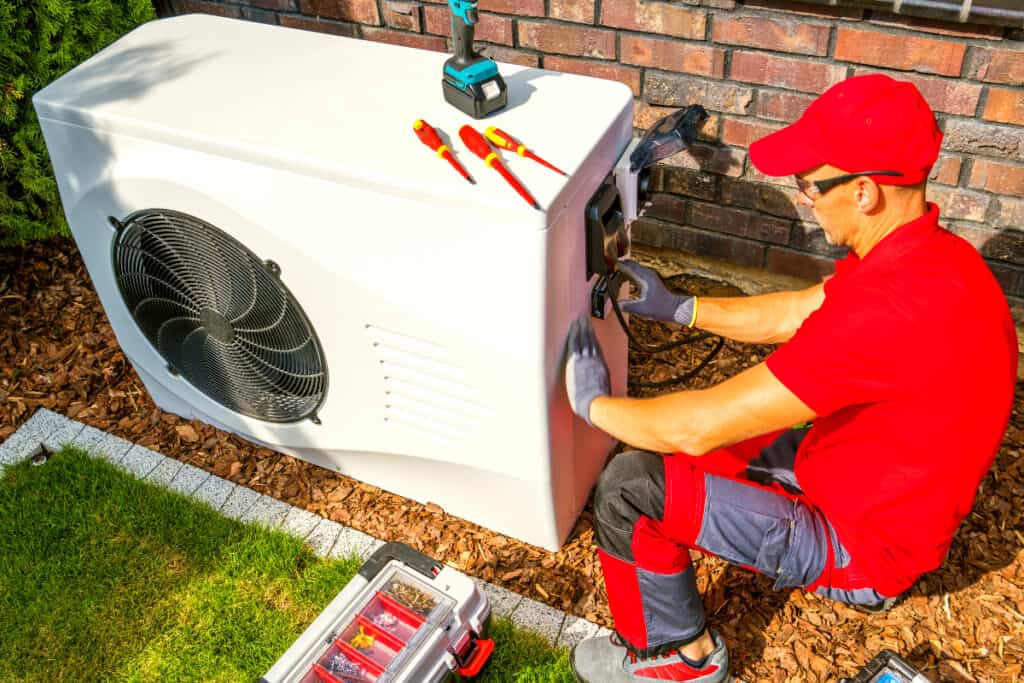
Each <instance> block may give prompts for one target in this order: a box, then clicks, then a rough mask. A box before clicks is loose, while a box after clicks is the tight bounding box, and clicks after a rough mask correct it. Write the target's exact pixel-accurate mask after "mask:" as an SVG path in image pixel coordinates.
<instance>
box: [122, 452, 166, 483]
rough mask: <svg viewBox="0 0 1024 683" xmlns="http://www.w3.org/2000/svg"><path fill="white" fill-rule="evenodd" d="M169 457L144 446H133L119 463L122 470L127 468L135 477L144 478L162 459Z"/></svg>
mask: <svg viewBox="0 0 1024 683" xmlns="http://www.w3.org/2000/svg"><path fill="white" fill-rule="evenodd" d="M168 459H169V458H167V457H165V456H163V455H160V454H159V453H157V452H156V451H151V450H149V449H148V448H146V447H145V446H133V447H132V449H131V450H130V451H128V452H127V453H126V454H125V456H124V459H123V460H122V461H121V462H120V463H119V466H120V467H121V469H123V470H127V471H128V472H129V473H131V475H132V476H133V477H135V478H136V479H145V478H146V475H148V474H149V473H150V472H152V471H153V470H155V469H156V468H157V466H158V465H160V464H161V463H162V462H163V461H164V460H168Z"/></svg>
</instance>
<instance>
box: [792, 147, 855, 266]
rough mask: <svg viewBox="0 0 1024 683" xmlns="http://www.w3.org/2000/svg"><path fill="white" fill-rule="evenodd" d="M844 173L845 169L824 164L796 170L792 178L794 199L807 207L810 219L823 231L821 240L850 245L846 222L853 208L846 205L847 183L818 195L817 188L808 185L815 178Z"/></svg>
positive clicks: (847, 200)
mask: <svg viewBox="0 0 1024 683" xmlns="http://www.w3.org/2000/svg"><path fill="white" fill-rule="evenodd" d="M845 173H846V171H843V170H840V169H838V168H836V167H834V166H829V165H827V164H826V165H823V166H818V167H817V168H814V169H811V170H810V171H804V172H803V173H798V174H796V176H795V179H796V184H797V187H798V188H799V190H800V192H799V193H798V194H797V201H798V202H800V203H801V204H803V205H804V206H809V207H811V210H812V211H813V212H814V218H815V220H817V221H818V225H820V226H821V229H822V230H823V231H824V232H825V239H826V240H827V241H828V243H829V244H832V245H842V246H850V243H849V241H848V238H849V230H850V228H851V227H852V226H851V225H850V224H849V217H850V216H851V213H850V209H852V208H853V206H852V205H850V203H851V202H852V198H851V195H850V193H849V187H850V185H849V184H845V185H839V186H838V187H833V188H832V189H830V190H829V191H828V192H826V193H825V194H819V193H818V191H817V188H815V187H814V185H813V184H812V183H813V182H814V181H815V180H825V179H826V178H834V177H836V176H841V175H843V174H845ZM844 218H845V219H844Z"/></svg>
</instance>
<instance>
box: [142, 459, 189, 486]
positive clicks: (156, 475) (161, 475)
mask: <svg viewBox="0 0 1024 683" xmlns="http://www.w3.org/2000/svg"><path fill="white" fill-rule="evenodd" d="M184 466H185V463H183V462H182V461H180V460H175V459H174V458H168V457H164V459H163V460H162V461H161V462H160V464H159V465H157V466H156V468H155V469H154V470H153V471H152V472H150V473H149V474H148V475H147V476H146V481H151V482H153V483H154V484H161V485H163V486H165V487H167V486H170V483H171V482H172V481H173V480H174V477H175V476H177V474H178V472H179V471H180V470H181V468H182V467H184Z"/></svg>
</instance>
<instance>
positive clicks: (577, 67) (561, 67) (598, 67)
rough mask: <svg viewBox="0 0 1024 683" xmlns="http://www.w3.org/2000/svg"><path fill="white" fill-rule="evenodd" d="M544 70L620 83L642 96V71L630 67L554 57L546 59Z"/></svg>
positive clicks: (636, 94) (634, 93)
mask: <svg viewBox="0 0 1024 683" xmlns="http://www.w3.org/2000/svg"><path fill="white" fill-rule="evenodd" d="M544 68H545V69H551V70H552V71H564V72H567V73H572V74H580V75H583V76H592V77H594V78H603V79H605V80H609V81H618V82H619V83H625V84H626V85H628V86H629V88H630V90H632V91H633V95H634V96H639V95H640V69H631V68H630V67H628V66H621V65H619V64H609V63H608V62H591V61H587V60H585V59H571V58H569V57H556V56H554V55H550V56H546V57H544Z"/></svg>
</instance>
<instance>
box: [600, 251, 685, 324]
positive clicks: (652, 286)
mask: <svg viewBox="0 0 1024 683" xmlns="http://www.w3.org/2000/svg"><path fill="white" fill-rule="evenodd" d="M617 269H618V271H619V272H620V273H622V274H623V275H625V276H626V277H627V278H629V279H630V280H631V281H632V282H633V283H634V284H635V285H636V286H637V288H638V289H639V290H640V296H639V298H637V299H633V300H630V301H620V302H619V308H621V309H622V310H623V311H627V312H629V313H634V314H636V315H640V316H643V317H645V318H651V319H653V320H662V321H665V322H676V323H679V324H680V325H687V326H688V327H693V324H694V323H695V322H697V321H696V312H697V307H696V304H697V301H696V297H692V296H686V295H685V294H673V293H672V292H670V291H669V290H668V288H667V287H666V286H665V283H664V282H662V281H661V276H660V275H658V274H657V273H656V272H655V271H653V270H651V269H650V268H648V267H647V266H642V265H640V264H639V263H637V262H636V261H633V260H630V259H622V260H621V261H619V263H618V267H617Z"/></svg>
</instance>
